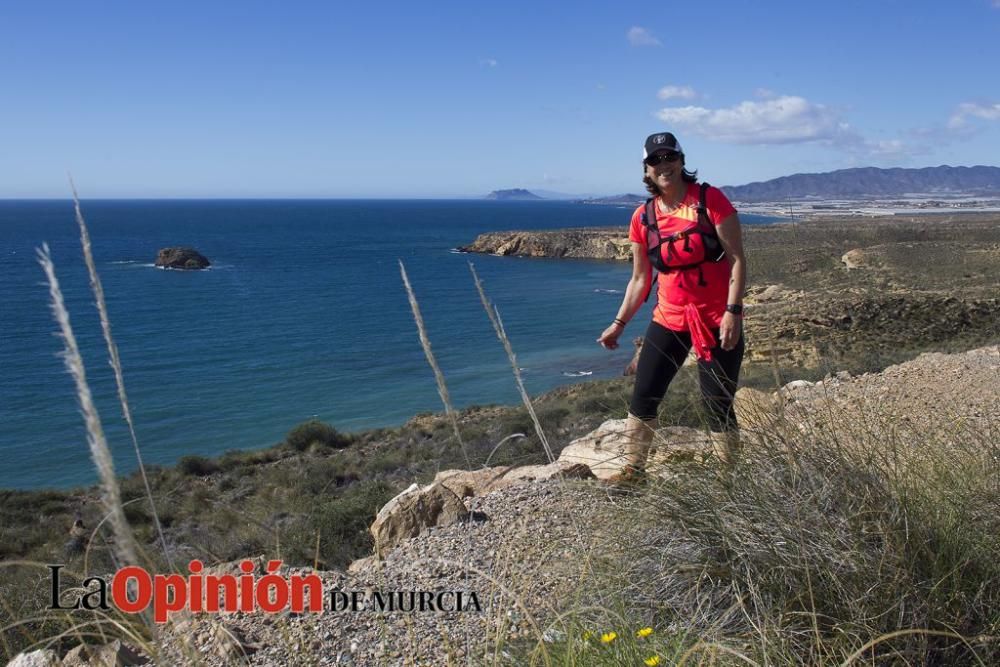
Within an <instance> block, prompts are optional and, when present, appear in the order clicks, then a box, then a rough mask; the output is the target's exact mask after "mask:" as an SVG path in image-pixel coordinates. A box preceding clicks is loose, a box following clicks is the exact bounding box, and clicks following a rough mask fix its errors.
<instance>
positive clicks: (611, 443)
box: [559, 419, 712, 480]
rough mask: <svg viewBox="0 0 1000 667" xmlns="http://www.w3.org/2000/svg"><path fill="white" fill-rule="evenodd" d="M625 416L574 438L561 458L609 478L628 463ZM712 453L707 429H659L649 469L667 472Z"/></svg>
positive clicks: (656, 471)
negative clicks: (670, 467) (682, 462)
mask: <svg viewBox="0 0 1000 667" xmlns="http://www.w3.org/2000/svg"><path fill="white" fill-rule="evenodd" d="M624 434H625V420H624V419H609V420H608V421H606V422H604V423H603V424H601V425H600V426H598V427H597V428H596V429H595V430H594V431H592V432H590V433H588V434H587V435H585V436H583V437H582V438H577V439H576V440H574V441H572V442H571V443H569V444H568V445H566V447H565V448H564V449H563V450H562V453H561V454H560V455H559V461H561V462H563V463H575V464H584V465H586V466H587V467H588V468H590V472H591V473H593V475H594V477H596V478H597V479H600V480H606V479H609V478H611V477H613V476H615V475H617V474H619V473H621V472H622V470H623V469H624V467H625V465H626V463H628V461H627V460H626V458H625V456H624V455H623V454H622V453H621V452H622V445H623V442H624V437H625V436H624ZM711 456H712V442H711V440H710V439H709V437H708V434H707V433H706V432H704V431H701V430H698V429H694V428H689V427H686V426H667V427H664V428H658V429H656V434H655V436H654V437H653V448H652V449H651V451H650V455H649V462H648V465H647V469H648V471H649V472H650V473H652V474H658V475H666V474H667V473H668V467H669V466H670V465H672V464H675V463H678V462H680V461H707V460H708V459H709V458H710V457H711Z"/></svg>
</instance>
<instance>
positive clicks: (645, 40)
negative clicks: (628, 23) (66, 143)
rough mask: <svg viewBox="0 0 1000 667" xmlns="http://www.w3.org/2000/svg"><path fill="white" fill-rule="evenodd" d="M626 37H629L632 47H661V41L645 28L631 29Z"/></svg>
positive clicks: (636, 27)
mask: <svg viewBox="0 0 1000 667" xmlns="http://www.w3.org/2000/svg"><path fill="white" fill-rule="evenodd" d="M626 37H628V43H629V44H631V45H632V46H660V40H658V39H656V38H655V37H653V35H652V34H651V33H650V32H649V31H648V30H646V29H645V28H640V27H639V26H632V27H631V28H629V29H628V34H627V35H626Z"/></svg>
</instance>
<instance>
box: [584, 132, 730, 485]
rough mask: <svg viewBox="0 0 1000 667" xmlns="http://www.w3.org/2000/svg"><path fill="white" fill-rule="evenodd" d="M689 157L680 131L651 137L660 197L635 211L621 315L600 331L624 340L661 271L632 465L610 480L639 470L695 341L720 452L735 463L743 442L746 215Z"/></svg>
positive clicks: (628, 447) (629, 428)
mask: <svg viewBox="0 0 1000 667" xmlns="http://www.w3.org/2000/svg"><path fill="white" fill-rule="evenodd" d="M684 164H685V161H684V151H683V150H682V149H681V145H680V144H679V143H678V141H677V138H676V137H674V135H673V134H671V133H669V132H659V133H657V134H653V135H650V136H649V137H648V138H647V139H646V144H645V146H644V149H643V171H644V174H643V182H644V183H645V184H646V189H647V190H649V192H650V194H651V195H652V196H653V199H652V200H651V201H650V202H648V203H647V204H646V205H643V206H640V207H639V208H637V209H636V211H635V213H634V214H633V215H632V222H631V226H630V230H629V239H630V240H631V241H632V278H631V279H630V280H629V282H628V288H627V289H626V290H625V298H624V299H623V301H622V305H621V307H620V308H619V309H618V314H617V315H616V317H615V319H614V322H612V324H611V325H610V326H609V327H608V328H607V329H605V330H604V332H603V333H602V334H601V336H600V338H598V339H597V342H598V343H600V344H601V345H602V346H604V347H605V348H607V349H611V350H613V349H615V348H616V347H618V338H619V337H620V336H621V335H622V332H624V330H625V326H626V325H627V324H628V323H629V321H630V320H631V319H632V316H633V315H635V313H636V312H638V310H639V309H640V308H641V307H642V304H643V302H644V301H645V299H646V297H647V294H648V292H649V290H650V288H651V286H652V280H653V279H652V275H653V272H654V271H657V273H659V279H658V283H659V286H658V288H657V303H656V308H655V309H654V310H653V321H652V322H651V323H650V324H649V327H648V328H647V330H646V337H645V340H644V343H643V346H642V350H641V351H640V353H639V362H638V365H637V368H636V379H635V387H634V389H633V393H632V402H631V404H630V406H629V415H628V420H627V422H626V428H625V434H624V443H623V447H622V453H623V454H624V456H625V461H626V465H625V467H624V468H623V471H622V473H621V474H620V475H617V476H616V477H615V478H613V479H612V480H610V481H611V482H620V481H627V480H629V479H633V478H636V477H639V476H641V474H642V472H643V471H644V466H645V463H646V456H647V455H648V452H649V448H650V444H651V442H652V438H653V429H654V428H655V427H656V412H657V408H658V407H659V404H660V401H662V400H663V396H664V393H665V392H666V390H667V387H668V386H669V384H670V381H671V380H673V378H674V375H676V373H677V371H678V369H679V368H680V367H681V365H682V364H683V363H684V359H685V358H686V357H687V355H688V352H689V351H690V350H691V348H692V347H694V348H695V354H696V356H697V358H698V378H699V384H700V385H701V392H702V397H703V399H704V402H705V407H706V408H707V411H708V417H709V424H708V425H709V429H710V431H711V435H712V443H713V447H714V449H715V453H716V455H717V456H718V458H719V459H720V460H722V461H723V462H724V463H732V462H733V461H734V458H735V456H736V454H737V450H738V448H739V432H738V431H737V424H736V415H735V413H734V411H733V395H734V394H735V392H736V382H737V380H738V378H739V372H740V365H741V364H742V362H743V349H744V348H743V326H742V319H743V290H744V286H745V284H746V260H745V258H744V256H743V240H742V233H741V230H740V220H739V216H737V214H736V209H734V208H733V205H732V204H730V203H729V200H728V199H726V196H725V195H724V194H722V192H721V191H719V190H718V189H716V188H713V187H707V186H701V185H699V184H698V182H697V174H696V172H691V171H688V170H687V169H685V167H684ZM700 204H703V208H704V215H700V214H699V208H700Z"/></svg>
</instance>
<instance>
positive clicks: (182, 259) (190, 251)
mask: <svg viewBox="0 0 1000 667" xmlns="http://www.w3.org/2000/svg"><path fill="white" fill-rule="evenodd" d="M211 265H212V263H211V262H210V261H208V258H207V257H205V256H204V255H202V254H201V253H200V252H198V251H197V250H195V249H194V248H183V247H176V248H163V249H162V250H160V252H158V253H157V254H156V266H160V267H163V268H165V269H185V270H198V269H207V268H208V267H209V266H211Z"/></svg>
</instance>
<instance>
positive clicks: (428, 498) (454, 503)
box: [370, 483, 469, 557]
mask: <svg viewBox="0 0 1000 667" xmlns="http://www.w3.org/2000/svg"><path fill="white" fill-rule="evenodd" d="M468 514H469V511H468V510H467V509H466V508H465V503H463V502H462V499H461V498H459V497H458V496H457V495H455V493H454V492H452V491H451V490H450V489H448V488H447V487H445V486H444V485H442V484H438V483H433V484H428V485H427V486H424V487H420V486H418V485H416V484H414V485H412V486H411V487H410V488H408V489H407V490H406V491H403V492H402V493H400V494H399V495H398V496H396V497H395V498H393V499H392V500H390V501H389V502H387V503H386V504H385V506H384V507H383V508H382V509H380V510H379V512H378V515H377V516H376V517H375V522H374V523H372V525H371V528H370V530H371V533H372V537H374V538H375V553H376V554H377V555H378V556H379V557H382V556H384V555H385V554H386V553H387V552H388V551H389V550H390V549H392V548H393V547H394V546H396V545H397V544H399V543H400V542H402V541H403V540H406V539H409V538H411V537H416V536H417V535H419V534H420V533H421V532H423V531H424V530H426V529H427V528H430V527H433V526H447V525H449V524H452V523H455V522H456V521H460V520H461V519H464V518H465V517H466V516H468Z"/></svg>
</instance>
